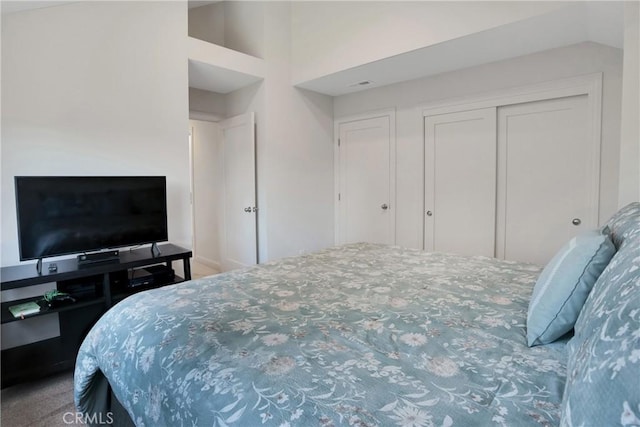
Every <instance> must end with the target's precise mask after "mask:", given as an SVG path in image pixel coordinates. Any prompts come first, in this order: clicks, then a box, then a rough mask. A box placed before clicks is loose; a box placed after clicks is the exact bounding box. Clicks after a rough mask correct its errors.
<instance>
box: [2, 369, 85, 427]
mask: <svg viewBox="0 0 640 427" xmlns="http://www.w3.org/2000/svg"><path fill="white" fill-rule="evenodd" d="M0 407H1V411H0V424H1V425H2V426H3V427H4V426H7V427H40V426H42V427H45V426H46V427H57V426H61V427H62V426H68V425H84V424H83V423H82V422H81V421H80V420H76V413H75V406H74V404H73V372H72V371H67V372H63V373H61V374H57V375H53V376H50V377H47V378H44V379H42V380H38V381H32V382H27V383H23V384H18V385H14V386H11V387H7V388H5V389H3V390H2V392H0Z"/></svg>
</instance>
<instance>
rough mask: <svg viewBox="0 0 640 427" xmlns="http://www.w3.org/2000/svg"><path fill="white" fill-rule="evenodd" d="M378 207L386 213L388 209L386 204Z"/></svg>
mask: <svg viewBox="0 0 640 427" xmlns="http://www.w3.org/2000/svg"><path fill="white" fill-rule="evenodd" d="M380 207H381V208H382V210H385V211H386V210H387V209H389V206H387V204H386V203H385V204H383V205H382V206H380Z"/></svg>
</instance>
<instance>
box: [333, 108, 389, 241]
mask: <svg viewBox="0 0 640 427" xmlns="http://www.w3.org/2000/svg"><path fill="white" fill-rule="evenodd" d="M391 118H392V117H391V116H390V115H389V116H387V115H384V116H380V117H372V118H365V119H361V120H353V121H349V122H343V123H338V132H339V136H338V153H337V156H338V162H337V163H338V168H339V170H338V177H337V181H338V185H337V187H338V207H337V208H338V212H337V220H338V221H337V235H336V241H337V243H353V242H370V243H387V244H393V243H394V242H395V215H394V211H395V206H394V204H393V203H392V199H393V184H392V182H393V175H394V171H393V163H394V162H393V150H392V148H393V147H392V145H393V144H392V141H393V138H392V120H391Z"/></svg>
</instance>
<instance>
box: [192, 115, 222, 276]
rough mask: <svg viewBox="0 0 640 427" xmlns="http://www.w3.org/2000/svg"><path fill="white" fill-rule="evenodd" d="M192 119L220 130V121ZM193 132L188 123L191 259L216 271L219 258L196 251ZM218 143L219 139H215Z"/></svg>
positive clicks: (218, 267) (218, 269) (218, 266)
mask: <svg viewBox="0 0 640 427" xmlns="http://www.w3.org/2000/svg"><path fill="white" fill-rule="evenodd" d="M192 120H195V121H201V122H210V123H213V124H215V125H216V127H217V130H218V132H220V131H221V129H220V123H219V122H218V121H217V120H202V119H192V118H189V122H191V121H192ZM193 133H194V127H193V126H191V123H190V124H189V205H190V207H191V247H192V248H193V255H194V257H193V260H194V261H196V262H199V263H200V264H203V265H206V266H207V267H211V268H213V269H215V270H217V271H220V260H217V261H216V260H210V259H207V258H203V257H201V256H200V255H199V254H198V253H197V251H196V233H197V232H198V230H197V229H196V209H197V203H198V202H197V198H196V196H195V165H194V154H195V153H194V147H193ZM215 142H216V143H219V142H220V141H215Z"/></svg>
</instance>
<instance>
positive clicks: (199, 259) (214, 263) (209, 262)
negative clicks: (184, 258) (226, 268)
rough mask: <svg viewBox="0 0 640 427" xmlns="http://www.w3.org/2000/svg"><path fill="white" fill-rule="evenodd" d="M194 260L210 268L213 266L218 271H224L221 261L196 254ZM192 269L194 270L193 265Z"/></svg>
mask: <svg viewBox="0 0 640 427" xmlns="http://www.w3.org/2000/svg"><path fill="white" fill-rule="evenodd" d="M193 261H194V262H197V263H198V264H202V265H204V266H206V267H209V268H213V269H214V270H216V271H222V266H221V265H220V263H219V262H218V261H214V260H210V259H207V258H202V257H199V256H194V257H193ZM191 269H192V270H193V266H191Z"/></svg>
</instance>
